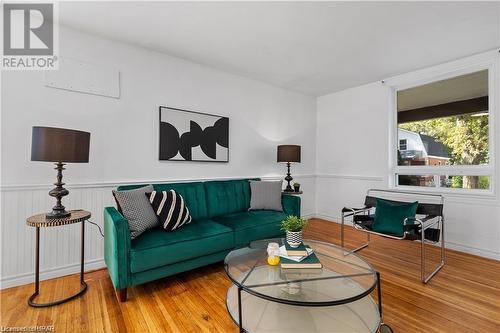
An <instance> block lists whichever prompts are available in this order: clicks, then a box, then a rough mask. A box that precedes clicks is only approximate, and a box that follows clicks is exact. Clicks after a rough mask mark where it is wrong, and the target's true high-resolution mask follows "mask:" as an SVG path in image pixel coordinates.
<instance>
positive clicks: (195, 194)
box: [118, 182, 208, 220]
mask: <svg viewBox="0 0 500 333" xmlns="http://www.w3.org/2000/svg"><path fill="white" fill-rule="evenodd" d="M141 186H144V185H127V186H120V187H118V190H120V191H121V190H127V189H132V188H138V187H141ZM153 187H154V190H155V191H170V190H174V191H176V192H177V193H179V194H180V195H182V197H183V198H184V201H185V202H186V206H187V208H188V209H189V213H190V214H191V217H192V218H193V219H195V220H196V219H204V218H207V217H208V212H207V203H206V199H205V187H204V186H203V183H202V182H192V183H169V184H153Z"/></svg>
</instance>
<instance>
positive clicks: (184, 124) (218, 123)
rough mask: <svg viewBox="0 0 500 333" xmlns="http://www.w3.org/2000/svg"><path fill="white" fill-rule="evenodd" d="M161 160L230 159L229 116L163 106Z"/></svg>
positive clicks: (198, 160)
mask: <svg viewBox="0 0 500 333" xmlns="http://www.w3.org/2000/svg"><path fill="white" fill-rule="evenodd" d="M159 152H160V155H159V158H160V160H161V161H197V162H228V161H229V118H228V117H223V116H217V115H213V114H208V113H201V112H194V111H187V110H182V109H175V108H171V107H166V106H160V145H159Z"/></svg>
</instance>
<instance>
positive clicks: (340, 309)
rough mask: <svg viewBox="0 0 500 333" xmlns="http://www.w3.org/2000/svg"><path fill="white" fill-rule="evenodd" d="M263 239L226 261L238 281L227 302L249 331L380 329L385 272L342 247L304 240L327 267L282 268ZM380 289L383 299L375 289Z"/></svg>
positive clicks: (236, 321) (239, 324) (235, 253)
mask: <svg viewBox="0 0 500 333" xmlns="http://www.w3.org/2000/svg"><path fill="white" fill-rule="evenodd" d="M270 242H277V243H279V244H280V245H282V244H283V242H284V239H267V240H260V241H256V242H253V243H251V244H250V246H249V247H246V248H242V249H238V250H234V251H232V252H230V253H229V254H228V255H227V257H226V259H225V260H224V266H225V270H226V273H227V275H228V276H229V278H230V279H231V281H232V282H233V285H232V286H231V287H230V288H229V290H228V292H227V297H226V305H227V309H228V312H229V314H230V315H231V317H232V319H233V320H234V322H235V323H236V324H237V325H238V326H239V328H240V331H241V332H244V331H247V332H376V331H377V330H378V329H379V328H380V326H381V312H382V306H381V303H380V301H381V298H380V279H379V274H378V273H377V272H376V271H375V270H374V269H373V267H372V266H371V265H370V264H369V263H367V262H366V261H364V260H363V259H362V258H361V257H359V256H358V255H356V254H354V253H351V252H349V251H347V250H345V249H342V248H341V247H338V246H336V245H333V244H328V243H324V242H319V241H313V240H304V243H305V244H307V245H309V246H310V247H311V248H312V249H313V250H314V253H315V254H316V256H317V257H318V258H319V260H320V261H321V263H322V264H323V268H322V269H309V270H307V269H301V270H290V269H289V270H282V269H281V268H280V266H279V265H278V266H270V265H268V264H267V244H268V243H270ZM375 288H377V290H378V304H377V303H375V301H374V300H373V298H372V297H371V296H370V293H371V292H372V291H373V290H375Z"/></svg>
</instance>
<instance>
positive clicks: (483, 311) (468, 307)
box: [0, 219, 500, 333]
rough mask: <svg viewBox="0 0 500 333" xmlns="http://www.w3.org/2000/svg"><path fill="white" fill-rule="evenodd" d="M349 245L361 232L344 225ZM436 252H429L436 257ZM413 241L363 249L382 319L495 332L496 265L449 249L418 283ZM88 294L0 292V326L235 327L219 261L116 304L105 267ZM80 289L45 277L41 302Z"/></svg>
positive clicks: (310, 231) (333, 234) (499, 277)
mask: <svg viewBox="0 0 500 333" xmlns="http://www.w3.org/2000/svg"><path fill="white" fill-rule="evenodd" d="M339 230H340V228H339V225H338V224H336V223H331V222H327V221H323V220H318V219H314V220H312V221H311V223H310V224H309V226H308V228H307V230H306V237H308V238H313V239H318V240H323V241H328V242H333V243H339ZM346 239H347V240H348V242H347V244H346V245H347V246H348V247H354V246H355V245H356V244H360V242H361V241H362V240H364V235H362V234H360V233H358V232H356V231H354V230H352V229H350V230H349V231H348V232H347V238H346ZM435 250H437V249H432V250H431V251H430V252H432V253H430V257H431V258H432V257H434V259H437V251H435ZM418 251H419V246H418V244H417V243H412V242H406V241H405V242H402V241H392V240H387V239H382V238H380V237H372V242H371V243H370V246H369V247H368V248H366V249H364V250H362V251H361V252H359V253H360V254H361V255H362V256H364V257H365V258H366V259H367V260H368V261H369V262H370V263H371V264H373V266H374V267H375V268H376V269H377V270H379V271H380V273H381V277H382V298H383V304H384V308H383V310H384V321H385V322H386V323H388V324H389V325H390V326H391V327H392V328H393V329H394V330H395V332H492V333H498V332H500V262H499V261H495V260H489V259H485V258H481V257H477V256H472V255H468V254H465V253H460V252H456V251H451V250H447V251H446V255H447V262H446V266H445V267H444V268H443V269H442V270H441V272H440V273H438V275H436V276H435V277H434V278H433V279H432V280H431V282H429V284H427V285H423V284H422V283H421V282H420V279H419V277H420V271H419V269H420V263H419V258H420V256H419V252H418ZM86 281H87V283H88V285H89V290H88V291H87V293H86V294H85V295H84V296H82V297H81V298H78V299H76V300H74V301H71V302H69V303H66V304H62V305H59V306H56V307H52V308H42V309H34V308H31V307H29V306H28V305H27V303H26V300H27V298H28V297H29V295H30V294H31V293H32V292H33V285H32V284H31V285H25V286H20V287H15V288H10V289H5V290H2V291H0V298H1V300H0V304H1V309H0V315H1V318H0V326H2V327H6V326H35V325H54V328H55V331H56V332H120V333H122V332H237V328H236V326H235V325H234V323H233V321H232V320H231V318H230V317H229V315H228V314H227V311H226V307H225V295H226V290H227V288H228V287H229V286H230V282H229V280H228V278H227V277H226V274H225V273H224V269H223V266H222V263H218V264H214V265H211V266H208V267H204V268H201V269H197V270H194V271H191V272H186V273H183V274H178V275H176V276H173V277H168V278H165V279H162V280H159V281H156V282H152V283H147V284H144V285H141V286H137V287H133V288H129V299H128V301H127V302H126V303H120V302H118V300H117V297H116V296H115V293H114V289H113V286H112V284H111V281H110V279H109V277H108V275H107V271H106V270H99V271H94V272H90V273H87V274H86ZM77 288H78V275H72V276H68V277H64V278H59V279H54V280H47V281H43V282H42V284H41V293H42V296H43V297H40V299H39V301H49V300H51V299H55V298H59V297H61V296H63V295H67V294H69V293H71V292H73V291H74V290H76V289H77Z"/></svg>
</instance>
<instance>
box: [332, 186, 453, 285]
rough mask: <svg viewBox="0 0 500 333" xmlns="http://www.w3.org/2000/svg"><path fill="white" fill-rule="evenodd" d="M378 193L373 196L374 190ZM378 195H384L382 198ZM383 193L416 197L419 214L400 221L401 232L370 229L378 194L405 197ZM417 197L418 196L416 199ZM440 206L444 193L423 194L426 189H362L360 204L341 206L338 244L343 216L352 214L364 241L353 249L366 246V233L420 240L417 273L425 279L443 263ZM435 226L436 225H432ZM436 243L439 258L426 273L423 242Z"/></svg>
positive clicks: (442, 229)
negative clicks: (438, 246)
mask: <svg viewBox="0 0 500 333" xmlns="http://www.w3.org/2000/svg"><path fill="white" fill-rule="evenodd" d="M377 193H378V194H379V196H378V197H377V196H376V194H377ZM380 196H384V197H383V198H382V197H380ZM387 196H390V197H394V196H396V197H398V198H400V197H402V196H403V197H411V198H412V201H415V200H413V199H416V200H417V201H418V202H419V203H418V207H417V216H422V217H419V218H417V217H408V218H405V219H404V221H401V223H402V224H403V230H404V232H403V234H402V235H394V234H385V233H380V232H376V231H374V230H373V229H372V225H373V223H374V218H375V215H374V212H375V209H376V206H377V198H381V199H384V200H387V201H390V202H393V203H406V202H405V201H394V200H388V199H387ZM431 197H432V198H433V199H434V200H432V201H438V203H423V202H422V201H424V200H425V198H427V201H430V200H429V199H430V198H431ZM419 199H420V200H419ZM443 206H444V197H443V196H442V195H440V194H427V193H425V194H424V193H416V192H406V191H391V190H379V189H370V190H368V191H367V193H366V197H365V204H364V207H362V208H347V207H344V208H343V209H342V226H341V231H340V239H341V245H342V247H344V234H345V233H344V227H345V220H346V218H348V217H350V218H352V223H353V226H354V228H355V229H356V230H359V231H362V232H365V233H366V235H367V236H366V237H367V238H366V243H365V244H363V245H361V246H360V247H357V248H355V249H353V250H351V251H349V252H350V253H352V252H356V251H359V250H362V249H364V248H365V247H367V246H368V244H369V242H370V235H371V234H375V235H378V236H382V237H386V238H390V239H395V240H413V241H415V240H418V241H420V276H421V280H422V282H423V283H427V282H429V280H430V279H432V277H433V276H434V275H436V273H437V272H438V271H439V270H440V269H441V268H442V267H443V266H444V262H445V253H444V216H443ZM435 226H437V228H436V227H435ZM430 243H432V244H437V243H440V262H439V264H438V265H437V266H436V268H435V269H434V270H433V271H432V273H430V274H429V275H426V274H425V261H426V255H425V244H430Z"/></svg>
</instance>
